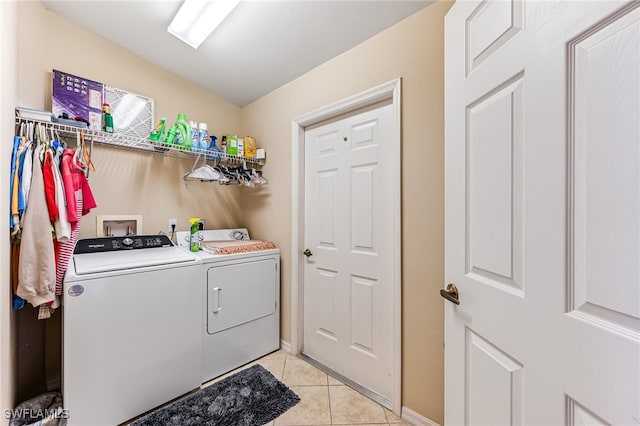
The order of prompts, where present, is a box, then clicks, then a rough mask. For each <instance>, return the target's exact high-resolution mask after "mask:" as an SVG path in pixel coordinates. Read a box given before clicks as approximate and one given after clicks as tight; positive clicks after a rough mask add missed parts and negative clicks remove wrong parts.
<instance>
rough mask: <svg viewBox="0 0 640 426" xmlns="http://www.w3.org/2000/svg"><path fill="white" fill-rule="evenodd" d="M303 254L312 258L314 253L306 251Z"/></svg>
mask: <svg viewBox="0 0 640 426" xmlns="http://www.w3.org/2000/svg"><path fill="white" fill-rule="evenodd" d="M302 254H304V255H305V256H307V257H309V256H311V255H312V254H313V253H311V250H309V249H306V250H305V251H303V252H302Z"/></svg>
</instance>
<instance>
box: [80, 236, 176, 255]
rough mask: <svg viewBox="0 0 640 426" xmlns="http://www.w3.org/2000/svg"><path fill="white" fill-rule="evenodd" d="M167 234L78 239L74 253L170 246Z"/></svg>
mask: <svg viewBox="0 0 640 426" xmlns="http://www.w3.org/2000/svg"><path fill="white" fill-rule="evenodd" d="M170 246H173V243H172V242H171V240H170V239H169V237H168V236H166V235H131V236H125V237H104V238H87V239H82V240H78V242H77V243H76V247H75V250H74V251H73V254H82V253H102V252H107V251H119V250H134V249H150V248H159V247H170Z"/></svg>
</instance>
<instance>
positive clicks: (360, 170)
mask: <svg viewBox="0 0 640 426" xmlns="http://www.w3.org/2000/svg"><path fill="white" fill-rule="evenodd" d="M392 112H393V106H392V104H391V103H390V102H386V103H384V104H382V105H381V104H378V105H376V106H375V107H372V108H368V109H367V110H365V111H360V112H358V113H356V114H353V115H350V116H347V117H342V118H340V119H337V120H333V121H331V122H329V123H325V124H322V125H318V126H315V127H313V128H310V129H307V130H306V131H305V225H306V227H305V243H306V245H305V248H307V249H309V251H310V253H308V254H309V256H308V257H307V258H306V260H305V265H304V344H303V352H304V354H305V355H307V356H309V357H311V358H313V359H315V360H317V361H318V362H320V363H321V364H323V365H325V366H326V367H329V368H330V369H332V370H334V371H335V372H337V373H339V374H341V375H343V376H345V377H347V378H349V379H351V380H352V381H354V382H356V383H357V384H359V385H361V386H363V387H364V388H365V389H368V390H369V391H371V392H373V393H375V394H377V395H379V396H381V397H382V398H383V399H384V400H385V402H386V403H387V405H388V406H390V401H391V397H392V392H393V385H394V382H393V378H394V377H393V362H392V361H393V360H392V355H393V350H394V336H393V332H394V330H393V324H394V317H393V316H394V312H395V310H394V309H393V308H392V306H390V303H393V300H394V294H393V281H394V279H395V277H394V265H393V262H394V252H393V248H394V238H395V237H396V235H395V227H394V226H393V224H394V222H393V217H394V216H393V214H394V206H393V203H391V202H390V201H389V200H391V199H393V194H394V185H395V186H397V185H399V182H397V181H396V180H395V179H394V176H396V175H397V169H396V170H395V173H394V167H395V168H397V167H399V165H398V164H393V162H392V161H391V159H390V157H389V156H385V146H388V145H389V142H390V140H391V138H392V127H393V126H392V124H393V116H392Z"/></svg>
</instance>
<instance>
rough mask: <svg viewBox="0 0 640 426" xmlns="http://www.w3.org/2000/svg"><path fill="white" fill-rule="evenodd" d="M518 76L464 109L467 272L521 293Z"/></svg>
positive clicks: (520, 88)
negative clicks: (465, 129) (466, 139)
mask: <svg viewBox="0 0 640 426" xmlns="http://www.w3.org/2000/svg"><path fill="white" fill-rule="evenodd" d="M523 77H524V76H523V75H522V74H519V75H518V76H516V77H515V78H512V79H510V80H509V81H507V82H506V83H505V84H502V85H501V86H499V87H498V88H497V89H493V90H491V91H489V92H488V93H487V94H485V95H483V96H482V97H481V98H480V99H479V100H478V101H476V102H474V103H472V104H471V106H469V107H468V108H467V134H468V141H467V143H466V145H467V147H466V150H467V153H466V156H467V158H468V160H467V173H466V174H467V176H468V181H467V182H466V187H467V188H466V192H467V194H468V198H469V199H468V201H467V208H468V217H467V219H466V221H467V226H468V231H467V232H468V236H467V240H468V242H467V247H466V250H467V253H468V254H467V259H468V265H467V273H468V274H469V273H470V274H473V275H475V276H477V279H479V280H482V281H484V282H485V283H490V284H493V285H495V286H497V287H499V288H503V289H507V290H508V291H514V289H522V279H521V277H520V276H519V274H520V273H521V271H522V267H521V260H522V253H521V244H522V240H521V236H520V235H521V227H522V217H521V213H522V208H521V200H522V199H523V197H524V194H523V188H522V178H521V173H522V161H521V157H520V156H521V153H522V146H523V142H524V141H523V140H522V114H523V86H524V81H523ZM506 286H508V287H511V288H507V287H506ZM518 294H519V293H518Z"/></svg>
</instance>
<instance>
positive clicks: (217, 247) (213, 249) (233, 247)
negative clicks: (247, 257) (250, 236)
mask: <svg viewBox="0 0 640 426" xmlns="http://www.w3.org/2000/svg"><path fill="white" fill-rule="evenodd" d="M200 247H202V250H204V251H206V252H208V253H212V254H236V253H247V252H251V251H260V250H269V249H275V248H278V247H277V246H276V245H275V244H274V243H272V242H271V241H260V240H220V241H203V242H202V243H201V244H200Z"/></svg>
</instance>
